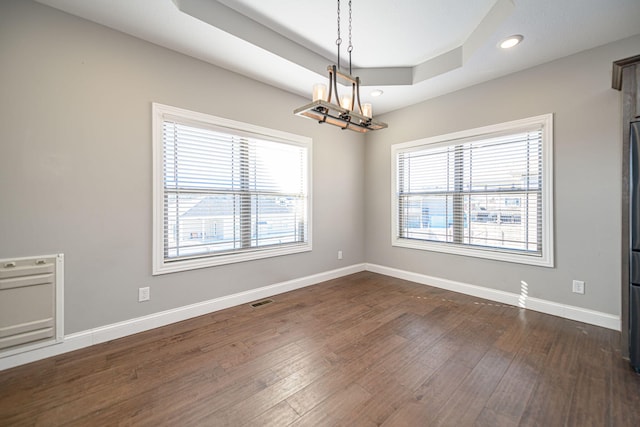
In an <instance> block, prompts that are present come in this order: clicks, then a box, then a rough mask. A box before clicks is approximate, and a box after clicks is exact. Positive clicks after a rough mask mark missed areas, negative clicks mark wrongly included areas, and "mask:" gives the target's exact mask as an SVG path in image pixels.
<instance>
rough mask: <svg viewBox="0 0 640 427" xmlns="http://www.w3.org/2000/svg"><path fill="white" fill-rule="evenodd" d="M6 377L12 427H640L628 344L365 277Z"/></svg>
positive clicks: (4, 410)
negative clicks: (623, 351)
mask: <svg viewBox="0 0 640 427" xmlns="http://www.w3.org/2000/svg"><path fill="white" fill-rule="evenodd" d="M273 300H274V302H273V303H270V304H266V305H263V306H261V307H258V308H252V307H250V306H249V305H243V306H238V307H234V308H231V309H227V310H223V311H219V312H216V313H213V314H210V315H206V316H201V317H198V318H195V319H191V320H187V321H184V322H180V323H176V324H173V325H169V326H166V327H163V328H158V329H155V330H152V331H147V332H144V333H140V334H137V335H133V336H129V337H125V338H122V339H119V340H114V341H111V342H108V343H104V344H100V345H97V346H94V347H91V348H86V349H82V350H78V351H75V352H72V353H67V354H64V355H60V356H57V357H53V358H50V359H46V360H42V361H38V362H35V363H31V364H29V365H24V366H19V367H16V368H13V369H10V370H5V371H2V372H0V425H1V426H22V425H42V426H59V425H68V426H103V425H135V426H147V425H148V426H165V425H167V426H200V425H202V426H245V425H246V426H309V425H314V426H378V425H382V426H471V425H477V426H564V425H567V426H638V425H640V375H637V374H635V373H634V372H633V371H632V370H631V369H630V368H629V365H628V362H627V361H624V360H623V359H622V358H621V356H620V351H619V348H618V342H619V333H617V332H615V331H611V330H607V329H603V328H598V327H595V326H590V325H585V324H582V323H578V322H573V321H569V320H566V319H561V318H558V317H553V316H549V315H545V314H541V313H536V312H534V311H528V310H523V309H519V308H516V307H513V306H508V305H503V304H498V303H493V302H489V301H486V300H481V299H478V298H473V297H469V296H465V295H460V294H456V293H453V292H448V291H443V290H440V289H437V288H432V287H428V286H423V285H417V284H414V283H410V282H406V281H403V280H399V279H394V278H390V277H386V276H382V275H379V274H374V273H370V272H362V273H358V274H354V275H351V276H347V277H343V278H340V279H336V280H332V281H329V282H325V283H322V284H319V285H316V286H311V287H308V288H304V289H300V290H296V291H293V292H289V293H286V294H282V295H276V296H274V297H273Z"/></svg>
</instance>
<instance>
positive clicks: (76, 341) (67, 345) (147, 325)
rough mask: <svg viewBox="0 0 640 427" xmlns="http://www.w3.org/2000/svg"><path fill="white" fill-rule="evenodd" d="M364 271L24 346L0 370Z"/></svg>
mask: <svg viewBox="0 0 640 427" xmlns="http://www.w3.org/2000/svg"><path fill="white" fill-rule="evenodd" d="M364 270H365V264H354V265H351V266H348V267H344V268H339V269H336V270H331V271H326V272H323V273H318V274H313V275H311V276H306V277H302V278H299V279H293V280H289V281H286V282H281V283H276V284H274V285H269V286H264V287H262V288H257V289H252V290H250V291H246V292H239V293H237V294H233V295H228V296H224V297H220V298H215V299H212V300H208V301H203V302H200V303H196V304H190V305H186V306H184V307H178V308H175V309H172V310H166V311H161V312H158V313H153V314H150V315H147V316H142V317H137V318H135V319H130V320H126V321H124V322H118V323H113V324H111V325H105V326H101V327H98V328H93V329H89V330H86V331H82V332H77V333H73V334H69V335H66V336H65V337H64V340H63V341H62V342H59V343H56V344H53V345H50V346H47V347H40V348H33V349H32V348H28V347H25V348H24V352H22V353H18V354H12V355H7V356H6V357H3V356H2V355H0V371H1V370H4V369H9V368H12V367H14V366H19V365H24V364H26V363H30V362H35V361H36V360H40V359H45V358H47V357H52V356H57V355H59V354H62V353H67V352H69V351H74V350H79V349H81V348H84V347H89V346H92V345H95V344H100V343H103V342H106V341H110V340H114V339H117V338H122V337H125V336H127V335H133V334H137V333H138V332H144V331H148V330H150V329H154V328H158V327H161V326H165V325H169V324H171V323H175V322H180V321H183V320H187V319H191V318H193V317H197V316H202V315H204V314H209V313H213V312H215V311H219V310H224V309H225V308H229V307H234V306H236V305H240V304H247V303H250V302H252V301H256V300H259V299H263V298H266V297H270V296H273V295H277V294H282V293H284V292H289V291H293V290H295V289H300V288H304V287H306V286H311V285H315V284H317V283H321V282H324V281H327V280H332V279H337V278H339V277H343V276H347V275H349V274H353V273H357V272H360V271H364Z"/></svg>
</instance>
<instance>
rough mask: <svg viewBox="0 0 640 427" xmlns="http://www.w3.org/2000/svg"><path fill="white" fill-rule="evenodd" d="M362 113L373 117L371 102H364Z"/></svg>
mask: <svg viewBox="0 0 640 427" xmlns="http://www.w3.org/2000/svg"><path fill="white" fill-rule="evenodd" d="M362 115H363V116H365V117H369V118H372V117H373V106H372V105H371V104H370V103H368V102H366V103H364V104H362Z"/></svg>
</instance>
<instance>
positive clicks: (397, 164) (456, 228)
mask: <svg viewBox="0 0 640 427" xmlns="http://www.w3.org/2000/svg"><path fill="white" fill-rule="evenodd" d="M552 134H553V131H552V115H551V114H547V115H544V116H539V117H532V118H529V119H523V120H517V121H514V122H509V123H503V124H500V125H495V126H488V127H483V128H479V129H472V130H468V131H463V132H457V133H454V134H449V135H443V136H438V137H434V138H428V139H424V140H419V141H412V142H407V143H403V144H397V145H394V146H392V148H391V149H392V159H393V174H392V177H393V187H392V188H393V189H394V192H393V201H392V206H393V214H392V217H393V234H392V237H393V242H392V244H393V245H395V246H403V247H408V248H415V249H424V250H431V251H438V252H447V253H453V254H459V255H467V256H475V257H481V258H490V259H496V260H503V261H511V262H519V263H525V264H533V265H542V266H547V267H552V266H553V234H552V233H553V216H552V212H553V207H552V200H553V195H552V189H553V176H552V170H553V165H552V153H553V145H552Z"/></svg>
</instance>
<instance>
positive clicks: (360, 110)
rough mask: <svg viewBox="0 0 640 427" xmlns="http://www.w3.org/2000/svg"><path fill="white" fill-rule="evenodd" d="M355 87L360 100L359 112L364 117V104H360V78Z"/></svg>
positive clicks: (357, 78)
mask: <svg viewBox="0 0 640 427" xmlns="http://www.w3.org/2000/svg"><path fill="white" fill-rule="evenodd" d="M355 87H356V96H357V99H358V112H359V113H360V114H362V115H363V116H364V112H363V111H362V104H360V77H357V76H356V82H355ZM352 110H353V108H352Z"/></svg>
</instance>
